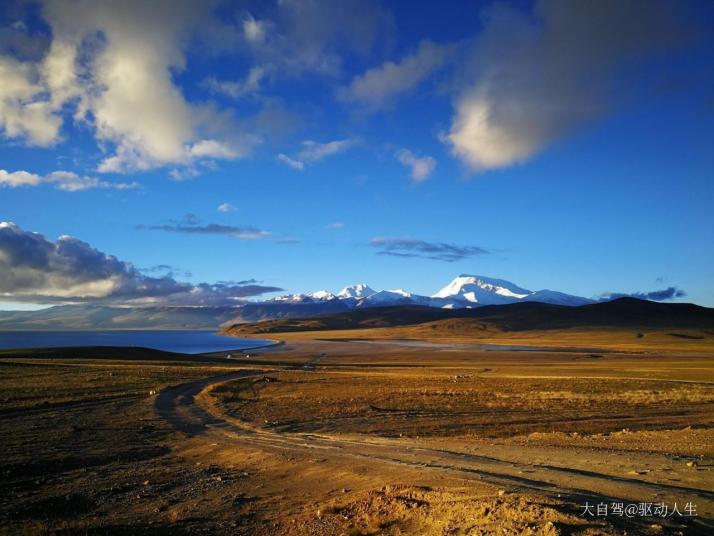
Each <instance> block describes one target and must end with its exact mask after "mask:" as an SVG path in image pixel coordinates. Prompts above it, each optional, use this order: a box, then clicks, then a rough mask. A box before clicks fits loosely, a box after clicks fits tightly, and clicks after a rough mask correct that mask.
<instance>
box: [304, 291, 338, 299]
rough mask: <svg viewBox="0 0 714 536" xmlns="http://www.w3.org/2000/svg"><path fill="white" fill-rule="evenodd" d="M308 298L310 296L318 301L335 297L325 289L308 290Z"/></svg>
mask: <svg viewBox="0 0 714 536" xmlns="http://www.w3.org/2000/svg"><path fill="white" fill-rule="evenodd" d="M307 296H308V297H309V298H312V299H313V300H318V301H326V300H334V299H335V298H337V296H335V295H334V294H333V293H332V292H328V291H326V290H316V291H315V292H309V293H308V294H307Z"/></svg>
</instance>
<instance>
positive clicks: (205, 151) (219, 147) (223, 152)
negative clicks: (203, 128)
mask: <svg viewBox="0 0 714 536" xmlns="http://www.w3.org/2000/svg"><path fill="white" fill-rule="evenodd" d="M189 153H190V154H191V156H196V157H199V158H225V159H229V160H230V159H233V158H236V157H237V156H238V152H237V151H236V150H235V149H234V148H233V147H231V146H230V145H229V144H227V143H225V142H221V141H217V140H201V141H200V142H198V143H196V144H194V145H192V146H191V148H190V149H189Z"/></svg>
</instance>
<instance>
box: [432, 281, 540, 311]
mask: <svg viewBox="0 0 714 536" xmlns="http://www.w3.org/2000/svg"><path fill="white" fill-rule="evenodd" d="M531 294H533V291H530V290H527V289H524V288H521V287H519V286H518V285H515V284H514V283H511V282H510V281H506V280H505V279H494V278H492V277H484V276H480V275H468V274H462V275H460V276H458V277H456V278H455V279H454V280H453V281H452V282H451V283H449V284H448V285H446V286H445V287H444V288H442V289H441V290H440V291H439V292H437V293H436V294H434V295H433V296H432V298H443V299H452V300H459V301H465V302H469V303H479V304H482V305H491V304H500V303H511V302H513V301H518V300H522V299H523V298H525V297H527V296H530V295H531Z"/></svg>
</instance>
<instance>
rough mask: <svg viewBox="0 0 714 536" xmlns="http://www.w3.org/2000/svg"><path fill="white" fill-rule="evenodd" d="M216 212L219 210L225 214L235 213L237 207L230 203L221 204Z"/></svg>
mask: <svg viewBox="0 0 714 536" xmlns="http://www.w3.org/2000/svg"><path fill="white" fill-rule="evenodd" d="M216 210H217V211H218V212H223V213H227V212H235V211H236V207H234V206H233V205H231V204H230V203H221V204H220V205H218V208H217V209H216Z"/></svg>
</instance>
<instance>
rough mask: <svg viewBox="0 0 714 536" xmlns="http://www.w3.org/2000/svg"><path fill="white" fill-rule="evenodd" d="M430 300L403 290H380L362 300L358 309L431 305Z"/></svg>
mask: <svg viewBox="0 0 714 536" xmlns="http://www.w3.org/2000/svg"><path fill="white" fill-rule="evenodd" d="M429 301H430V300H429V298H427V297H426V296H419V295H418V294H412V293H411V292H407V291H406V290H404V289H402V288H398V289H394V290H380V291H379V292H375V293H374V294H372V295H370V296H367V297H366V298H364V299H363V300H360V301H359V303H358V304H357V306H358V307H384V306H388V305H429Z"/></svg>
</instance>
